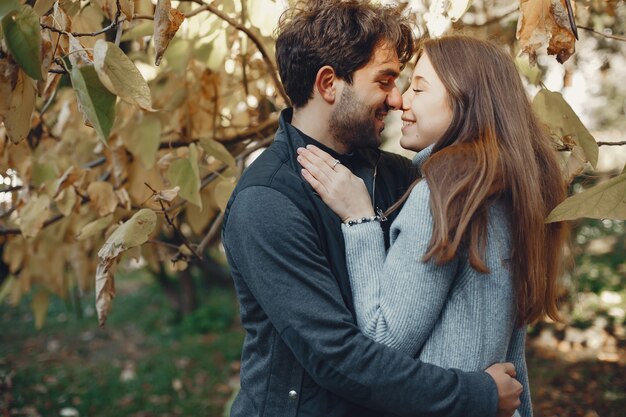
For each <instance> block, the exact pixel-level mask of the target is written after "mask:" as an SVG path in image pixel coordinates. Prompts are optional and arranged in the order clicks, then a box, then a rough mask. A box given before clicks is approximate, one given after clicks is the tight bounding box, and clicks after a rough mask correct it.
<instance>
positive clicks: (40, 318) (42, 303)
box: [31, 290, 50, 330]
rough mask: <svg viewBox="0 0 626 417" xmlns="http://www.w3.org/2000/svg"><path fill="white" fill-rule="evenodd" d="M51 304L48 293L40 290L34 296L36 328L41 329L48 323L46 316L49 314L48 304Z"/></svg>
mask: <svg viewBox="0 0 626 417" xmlns="http://www.w3.org/2000/svg"><path fill="white" fill-rule="evenodd" d="M49 303H50V294H49V293H48V291H45V290H40V291H37V292H36V293H35V295H34V296H33V301H32V304H31V307H32V309H33V314H34V316H35V328H36V329H37V330H39V329H41V326H43V324H44V322H45V321H46V314H47V313H48V304H49Z"/></svg>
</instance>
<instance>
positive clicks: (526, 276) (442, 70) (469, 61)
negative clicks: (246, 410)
mask: <svg viewBox="0 0 626 417" xmlns="http://www.w3.org/2000/svg"><path fill="white" fill-rule="evenodd" d="M421 47H422V49H421V51H422V52H421V53H425V54H427V55H428V57H429V59H430V61H431V63H432V65H433V68H434V69H435V71H436V72H437V75H438V76H439V78H440V79H441V81H442V83H443V84H444V86H445V87H446V90H447V92H448V96H449V100H450V106H451V109H452V114H453V116H452V121H451V123H450V126H449V128H448V129H447V131H446V132H445V133H444V135H443V136H442V137H441V138H440V139H439V140H438V141H437V143H436V144H435V146H434V148H433V151H432V155H431V157H430V158H429V159H428V160H427V161H426V162H425V163H424V165H423V167H422V173H423V175H424V177H425V178H426V181H427V182H428V185H429V188H430V192H431V202H430V203H431V211H432V214H433V223H434V224H433V234H432V237H431V240H430V244H429V249H428V252H427V253H426V255H425V256H424V259H423V260H424V261H426V260H429V259H434V260H435V261H436V262H437V263H438V264H443V263H446V262H448V261H450V260H452V258H453V257H454V256H455V255H456V253H457V251H458V250H459V247H465V248H467V250H468V256H469V261H470V264H471V266H472V267H473V268H474V269H476V270H477V271H480V272H488V268H487V266H486V264H485V249H486V239H487V214H488V213H487V210H488V206H489V204H490V202H492V201H495V200H497V199H498V200H503V201H504V203H505V204H506V206H507V208H508V209H509V213H510V222H511V232H512V235H511V238H512V240H511V244H512V251H511V254H510V255H511V267H512V273H513V277H514V281H515V294H516V300H517V311H518V321H519V322H520V323H533V322H536V321H537V320H539V319H541V318H542V317H544V316H546V315H547V316H549V317H550V318H552V319H554V320H558V319H559V314H558V306H557V295H558V294H557V278H558V276H559V275H560V273H561V266H562V265H563V261H562V260H563V247H564V244H565V240H566V238H567V233H568V228H567V227H566V225H565V224H564V223H560V222H557V223H549V224H546V223H545V222H544V220H545V218H546V216H547V215H548V213H550V211H551V210H552V209H553V208H554V207H555V206H556V205H557V204H558V203H560V202H561V201H562V200H563V199H564V198H565V192H566V184H565V181H564V178H563V174H562V173H561V170H560V167H559V163H558V160H557V155H556V151H555V149H554V146H553V145H552V142H551V139H550V137H549V135H548V134H547V133H546V131H545V130H544V128H543V127H542V126H541V125H540V123H539V122H538V120H537V118H536V116H535V115H534V114H533V111H532V109H531V106H530V103H529V100H528V97H527V95H526V92H525V90H524V87H523V85H522V82H521V79H520V77H519V74H518V73H517V70H516V68H515V65H514V64H513V61H512V59H511V57H510V56H508V55H507V54H506V53H505V52H504V51H502V50H501V49H500V48H499V47H498V46H496V45H494V44H492V43H490V42H487V41H482V40H478V39H475V38H471V37H467V36H448V37H443V38H440V39H429V40H426V41H424V42H423V44H422V45H421ZM409 192H410V191H409ZM407 196H408V192H407V195H405V196H404V197H403V198H402V199H401V200H400V201H399V202H398V203H397V205H394V207H392V209H395V208H396V207H397V206H399V205H400V204H402V202H403V201H404V200H405V199H406V197H407Z"/></svg>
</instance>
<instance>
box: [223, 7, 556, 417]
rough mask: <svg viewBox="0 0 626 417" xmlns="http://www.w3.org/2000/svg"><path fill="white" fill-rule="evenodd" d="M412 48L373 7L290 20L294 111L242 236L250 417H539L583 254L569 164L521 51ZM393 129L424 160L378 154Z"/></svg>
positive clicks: (457, 43) (242, 395)
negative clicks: (529, 366) (553, 328)
mask: <svg viewBox="0 0 626 417" xmlns="http://www.w3.org/2000/svg"><path fill="white" fill-rule="evenodd" d="M414 43H415V42H414V39H413V35H412V30H411V27H410V25H409V24H408V22H407V21H406V20H405V19H404V18H403V17H402V16H401V15H400V14H399V13H398V12H397V11H395V10H393V9H391V8H387V7H384V6H379V5H372V4H370V3H368V2H364V1H340V0H325V1H315V2H308V3H307V4H305V5H304V6H302V7H299V8H297V9H292V10H290V11H289V12H288V13H287V14H286V15H284V16H283V19H282V20H281V23H280V27H279V36H278V39H277V41H276V59H277V63H278V67H279V72H280V76H281V79H282V82H283V84H284V87H285V90H286V92H287V94H288V95H289V97H290V99H291V102H292V105H293V108H290V109H286V110H284V111H283V112H282V114H281V116H280V127H279V129H278V131H277V133H276V137H275V141H274V142H273V143H272V145H271V146H270V147H269V148H268V149H267V150H266V151H265V152H264V153H263V154H262V155H261V156H259V158H257V160H256V161H255V162H254V163H253V164H252V165H251V166H250V167H249V168H248V169H247V170H246V172H245V173H244V174H243V176H242V178H241V180H240V181H239V184H238V186H237V188H236V189H235V191H234V193H233V195H232V197H231V199H230V202H229V204H228V207H227V211H226V216H225V221H224V230H223V243H224V247H225V249H226V254H227V257H228V261H229V264H230V267H231V272H232V275H233V279H234V281H235V287H236V291H237V295H238V297H239V302H240V308H241V309H240V311H241V320H242V325H243V327H244V329H245V331H246V337H245V341H244V345H243V352H242V360H241V391H240V392H239V394H238V396H237V398H236V400H235V402H234V404H233V406H232V411H231V416H233V417H256V416H259V417H260V416H264V417H304V416H306V417H361V416H363V417H370V416H371V417H373V416H389V415H397V416H449V417H457V416H458V417H460V416H469V417H490V416H511V415H516V416H523V417H526V416H531V415H532V406H531V401H530V392H529V388H528V378H527V372H526V362H525V353H524V343H525V334H526V324H528V323H532V322H534V321H537V320H538V319H540V318H542V317H544V316H546V315H547V316H550V317H552V318H557V316H558V314H557V309H556V277H557V276H558V273H559V264H560V263H559V259H560V250H561V248H562V246H563V243H564V240H565V237H566V228H565V225H563V224H561V223H552V224H545V223H544V218H545V216H546V215H547V213H549V211H550V210H551V209H552V208H553V207H555V206H556V205H557V204H558V203H559V202H560V201H561V200H562V199H563V197H564V194H565V184H564V182H563V179H562V176H561V174H560V170H559V165H558V163H557V159H556V155H555V153H554V149H553V148H552V147H551V142H550V139H549V136H548V135H547V134H546V133H545V132H544V131H543V130H542V128H541V127H540V125H539V123H538V121H537V119H536V117H535V116H534V115H533V113H532V110H531V108H530V105H529V101H528V99H527V97H526V94H525V91H524V89H523V86H522V83H521V80H520V78H519V76H518V74H517V71H516V69H515V66H514V64H513V62H512V60H511V58H510V57H509V56H508V55H507V54H506V53H505V52H503V51H501V50H500V49H499V48H498V47H497V46H495V45H493V44H491V43H489V42H485V41H481V40H477V39H473V38H469V37H464V36H450V37H444V38H441V39H431V40H426V41H423V42H422V43H421V45H420V46H419V48H418V50H417V51H414ZM415 52H417V55H418V60H417V64H416V66H415V69H414V71H413V74H412V75H411V79H410V85H409V87H408V89H407V90H406V91H405V92H404V93H403V94H401V93H400V91H399V90H398V87H397V86H396V80H397V78H398V76H399V75H400V70H401V68H402V67H403V66H404V64H406V63H407V62H408V61H409V60H410V59H411V58H412V57H413V54H414V53H415ZM394 110H395V111H400V112H402V120H403V127H402V137H401V138H400V144H401V146H403V147H404V148H406V149H409V150H413V151H416V152H417V154H416V156H415V157H414V159H413V161H410V160H407V159H405V158H403V157H401V156H398V155H394V154H391V153H387V152H383V151H380V150H379V149H378V146H379V145H380V141H381V132H382V130H383V128H384V125H385V122H384V119H385V116H386V115H387V114H388V113H389V112H390V111H394Z"/></svg>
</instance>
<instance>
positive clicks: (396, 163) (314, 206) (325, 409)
mask: <svg viewBox="0 0 626 417" xmlns="http://www.w3.org/2000/svg"><path fill="white" fill-rule="evenodd" d="M281 24H282V27H281V28H280V29H281V33H280V35H279V37H278V39H277V42H276V57H277V62H278V66H279V71H280V75H281V77H282V80H283V83H284V85H285V89H286V91H287V94H288V95H289V97H290V98H291V100H292V104H293V106H294V109H293V110H292V109H287V110H285V111H283V113H282V114H281V118H280V128H279V130H278V132H277V133H276V139H275V141H274V143H273V144H272V145H271V146H270V147H269V148H268V149H267V150H266V151H265V152H264V153H263V154H262V155H261V156H260V157H259V158H258V159H257V160H256V161H255V162H254V163H253V164H252V165H251V166H250V167H249V168H248V170H247V171H246V172H245V173H244V175H243V176H242V178H241V180H240V182H239V184H238V186H237V188H236V189H235V191H234V193H233V196H232V197H231V200H230V202H229V204H228V207H227V210H226V215H225V220H224V231H223V243H224V246H225V249H226V253H227V256H228V261H229V264H230V266H231V271H232V274H233V278H234V280H235V286H236V290H237V295H238V297H239V301H240V305H241V319H242V324H243V327H244V328H245V329H246V332H247V334H246V340H245V342H244V346H243V353H242V363H241V391H240V393H239V395H238V396H237V399H236V400H235V402H234V404H233V407H232V411H231V415H232V416H233V417H254V416H268V417H269V416H271V417H295V416H298V417H302V416H307V417H349V416H355V417H359V416H365V417H367V416H380V415H383V414H384V413H392V414H396V415H400V416H450V417H454V416H476V417H488V416H494V415H496V413H498V415H503V416H504V415H508V416H510V415H511V414H513V411H514V410H515V408H516V407H517V406H518V405H519V399H518V396H519V394H520V392H521V385H520V384H519V383H517V381H515V380H513V379H512V378H511V377H510V376H509V375H507V374H506V373H505V371H506V372H508V373H509V374H514V370H513V369H511V368H512V365H510V364H498V365H494V366H493V367H492V368H490V369H489V370H488V372H489V373H486V372H474V373H464V372H460V371H458V370H444V369H441V368H438V367H435V366H432V365H429V364H425V363H422V362H420V361H418V360H415V359H412V358H410V357H407V356H406V355H404V354H402V353H400V352H398V351H395V350H393V349H391V348H388V347H386V346H383V345H380V344H377V343H375V342H373V341H372V340H370V339H368V338H367V337H365V336H364V335H363V334H361V333H360V332H359V330H358V328H357V326H356V324H355V318H354V306H353V302H352V296H351V291H350V287H349V279H348V274H347V270H346V264H345V258H344V243H343V237H342V234H341V230H340V220H339V219H338V218H337V217H336V216H335V215H334V214H333V213H332V212H331V211H330V209H328V208H327V207H326V205H325V204H324V203H323V202H322V201H321V200H320V199H319V197H318V196H316V195H315V194H314V192H313V191H312V189H311V188H310V187H309V186H308V184H306V182H305V181H304V180H303V178H302V177H301V175H300V169H301V167H300V166H299V165H298V163H297V161H296V156H297V154H296V149H297V148H298V147H300V146H305V145H307V144H315V145H317V146H319V147H321V148H322V149H324V150H326V151H328V152H330V153H331V154H332V155H334V156H335V157H336V158H337V160H339V161H341V163H342V164H344V165H346V166H347V167H348V168H350V169H351V170H352V171H353V172H354V173H355V174H357V175H358V176H360V177H361V178H362V179H363V180H364V182H365V183H366V185H367V186H368V188H369V190H370V193H371V194H372V200H373V205H374V207H375V208H379V209H382V210H385V209H386V208H387V207H389V206H390V205H391V204H392V203H393V202H394V201H395V200H396V199H397V198H398V197H399V196H400V195H401V194H402V192H404V191H405V189H406V187H407V186H408V185H409V184H410V182H411V180H412V179H413V173H412V172H411V170H410V166H409V162H408V161H407V160H406V159H404V158H401V157H399V156H396V155H392V154H388V153H385V152H380V151H379V150H377V146H378V145H379V144H380V134H381V131H382V129H383V128H384V117H385V116H386V114H387V112H388V111H389V110H390V109H392V108H399V107H401V96H400V92H399V91H398V89H397V87H396V85H395V80H396V78H397V77H398V75H399V72H400V68H401V64H404V63H406V62H407V61H408V60H409V58H410V57H411V55H412V51H413V46H412V45H413V39H412V35H411V29H410V27H409V25H408V24H407V23H406V21H404V20H403V19H402V18H401V17H400V16H399V15H398V14H397V13H396V12H394V11H392V10H390V9H387V8H384V7H380V6H373V5H370V4H369V3H366V2H357V1H351V2H341V1H339V0H336V1H335V0H333V1H323V2H321V1H320V2H309V5H308V6H304V7H303V8H301V9H299V10H298V11H297V12H296V14H295V15H294V16H293V17H292V19H291V20H283V21H282V22H281ZM388 223H390V222H387V224H388ZM490 375H491V376H490ZM494 380H495V381H496V382H497V384H496V383H494Z"/></svg>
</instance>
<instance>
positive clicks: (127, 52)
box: [0, 0, 621, 327]
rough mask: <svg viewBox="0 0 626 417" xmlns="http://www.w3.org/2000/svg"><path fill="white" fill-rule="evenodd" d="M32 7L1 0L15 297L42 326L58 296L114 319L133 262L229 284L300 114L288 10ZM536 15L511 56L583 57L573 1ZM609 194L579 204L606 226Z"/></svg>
mask: <svg viewBox="0 0 626 417" xmlns="http://www.w3.org/2000/svg"><path fill="white" fill-rule="evenodd" d="M477 1H478V0H476V1H474V2H472V1H470V0H434V1H431V2H429V7H428V9H426V8H425V6H424V7H422V6H423V5H422V6H420V4H422V2H419V1H403V2H401V3H402V6H403V7H405V8H406V12H407V13H409V14H410V15H411V16H412V18H413V19H414V21H415V25H416V32H419V33H424V32H425V31H428V32H430V34H431V35H436V34H438V33H444V32H445V31H446V30H454V29H456V28H458V27H463V24H464V23H463V20H462V18H463V16H464V15H466V14H467V13H474V14H476V13H477V10H479V9H480V8H479V7H474V6H473V3H476V2H477ZM25 3H26V1H25V0H8V1H2V2H1V3H0V19H1V20H2V43H1V44H0V123H2V124H0V174H1V178H0V179H1V180H2V181H3V182H4V184H5V188H3V189H1V190H0V248H2V262H3V263H4V265H2V267H3V268H5V269H6V270H7V271H8V273H5V274H4V276H2V277H0V285H1V288H0V294H2V296H3V297H6V298H8V299H9V300H10V301H11V302H12V303H14V304H15V303H17V302H19V299H20V298H21V297H22V296H24V295H26V294H29V293H31V292H33V291H34V292H35V294H36V296H35V297H34V298H33V300H36V301H33V310H34V311H35V312H36V316H37V317H44V314H43V312H45V310H46V309H47V306H48V302H47V300H48V299H49V297H50V296H51V295H53V294H54V295H57V296H60V297H64V298H67V297H68V296H69V294H70V292H71V290H72V289H75V288H79V289H80V290H81V291H84V290H88V289H89V290H91V289H93V288H94V287H95V289H96V303H97V311H98V313H99V316H100V323H101V324H103V323H104V321H105V319H106V316H107V314H108V312H109V309H110V306H111V300H112V298H113V296H114V294H115V290H114V288H115V287H114V273H113V271H114V266H115V265H116V264H117V263H119V262H122V263H124V264H129V263H131V262H135V264H137V262H142V263H143V264H145V266H146V268H148V270H149V271H151V273H152V274H153V275H154V276H155V277H156V279H157V280H158V281H159V282H160V283H161V284H162V285H163V287H164V288H166V289H167V288H171V287H172V286H173V285H177V284H173V280H171V278H170V276H171V275H173V274H174V273H175V272H177V271H181V270H185V269H186V268H189V267H191V268H202V269H203V270H205V271H206V273H204V274H203V275H205V276H207V277H208V278H207V279H214V280H218V279H219V276H220V272H219V268H216V267H215V265H216V264H218V263H219V262H218V263H216V262H215V261H213V259H212V258H219V257H220V256H221V255H220V251H219V247H218V243H219V237H218V235H219V229H220V222H221V219H222V215H223V211H224V210H225V206H226V202H227V201H228V197H229V195H230V193H231V192H232V190H233V188H234V186H235V184H236V181H237V178H238V177H239V175H240V173H241V170H242V169H243V167H244V165H245V163H246V160H247V159H248V157H249V156H250V155H251V154H253V153H254V152H255V151H256V150H258V149H261V148H263V147H265V146H266V145H267V144H268V143H270V142H271V139H272V135H273V133H274V131H275V129H276V127H277V113H278V110H279V109H281V108H283V107H285V106H286V105H288V99H287V97H286V96H285V93H284V91H283V89H282V86H281V84H280V83H279V82H278V76H277V72H276V68H275V63H274V61H273V57H272V54H271V51H272V48H273V43H274V39H273V30H274V28H275V26H276V22H277V21H278V18H279V16H280V14H281V13H282V10H283V5H282V3H281V2H277V1H274V0H223V1H219V2H210V1H205V0H185V1H180V2H174V3H172V2H170V1H169V0H156V1H151V0H119V1H118V0H91V1H88V0H39V1H37V2H34V6H33V7H31V6H30V5H32V4H33V2H32V1H29V2H28V5H27V4H25ZM521 3H522V4H521V8H517V7H516V8H515V9H512V11H510V12H507V13H508V14H510V13H512V12H514V13H515V14H516V16H518V20H519V24H518V30H517V36H518V38H519V41H518V42H517V43H515V40H514V36H515V33H516V31H515V29H514V28H508V29H506V30H507V32H506V36H504V35H503V36H502V39H506V40H503V43H508V44H509V45H510V46H511V48H512V49H514V50H515V51H517V50H521V51H524V52H526V53H527V54H528V55H529V56H530V57H531V58H534V56H535V55H536V54H537V53H539V54H543V53H544V49H545V48H546V47H547V51H548V53H551V54H556V55H557V57H558V59H559V60H560V61H561V62H562V61H564V60H565V59H567V58H568V57H569V56H570V55H571V54H572V53H573V51H574V43H575V37H574V35H573V34H572V28H571V25H570V26H568V25H566V24H565V19H568V18H569V17H571V14H570V12H569V9H567V7H566V6H567V4H568V2H566V1H565V0H552V1H548V0H524V1H522V2H521ZM507 13H505V14H504V15H503V16H504V17H506V15H507ZM603 13H606V12H603ZM568 23H569V20H568ZM503 27H504V26H503ZM568 27H569V29H568ZM529 71H530V70H529ZM538 74H540V71H539V72H537V71H535V75H534V78H535V83H539V82H540V81H539V78H540V76H539V75H538ZM535 106H536V109H537V111H538V112H539V114H540V115H541V116H542V117H543V119H544V121H545V122H546V123H547V124H548V125H550V127H551V130H552V133H553V136H554V138H555V146H556V147H558V148H560V149H562V150H565V151H567V152H564V159H566V164H565V165H566V166H565V167H566V169H567V171H568V173H569V175H570V176H574V175H576V174H578V173H580V172H581V170H582V169H583V168H585V167H588V166H589V165H591V166H595V164H596V162H597V158H598V156H597V144H596V143H595V140H594V139H593V137H592V136H591V134H589V132H588V131H587V129H586V128H585V127H584V126H583V124H582V123H581V122H580V120H579V119H578V117H577V116H576V114H575V113H574V112H573V111H572V110H571V108H570V107H569V105H568V104H567V103H566V102H565V100H564V99H563V97H562V96H561V95H560V94H558V93H556V92H549V91H547V90H545V89H544V90H541V91H540V92H539V94H537V98H536V99H535ZM611 184H613V183H610V184H609V185H605V186H604V187H611V186H612V185H611ZM620 184H621V183H620ZM620 189H621V188H620ZM596 191H597V190H596ZM589 192H591V190H590V191H589ZM594 195H596V196H599V197H598V199H596V200H594V199H593V198H580V197H578V199H576V200H568V202H566V203H564V204H567V206H564V207H565V209H566V211H567V212H568V213H575V214H574V216H590V215H595V214H594V213H595V212H594V211H593V210H594V209H593V207H592V204H595V205H598V204H599V205H602V204H604V201H605V200H604V198H605V196H604V194H601V193H596V194H594ZM571 207H575V210H573V211H572V209H570V208H571ZM565 209H564V208H563V207H561V208H560V209H559V210H561V211H563V210H565ZM561 211H556V212H555V213H556V214H555V213H553V215H552V216H551V218H550V219H551V220H555V219H557V218H560V217H558V216H559V213H560V212H561ZM604 214H606V213H605V212H604V211H603V212H602V215H604ZM608 214H609V215H613V212H608ZM137 259H139V260H140V261H137ZM94 277H95V279H94ZM185 277H186V275H185V274H180V281H181V286H182V287H184V286H185V285H183V284H184V282H185V279H186V278H185ZM185 288H186V287H185ZM186 291H187V295H185V296H184V297H187V298H188V299H190V300H193V299H194V296H193V291H192V290H191V291H190V290H186ZM177 297H178V298H179V299H180V298H181V297H183V295H180V294H179V296H177ZM184 297H183V298H184ZM174 298H176V297H174ZM211 314H212V313H211ZM41 320H43V319H41ZM37 324H38V325H39V324H41V321H40V320H39V319H38V320H37ZM202 326H204V325H202ZM202 326H201V327H202Z"/></svg>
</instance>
